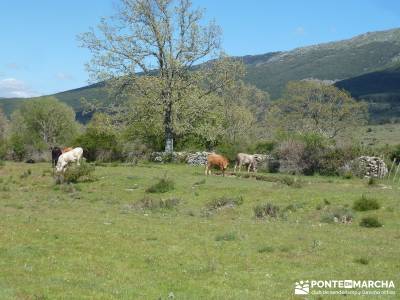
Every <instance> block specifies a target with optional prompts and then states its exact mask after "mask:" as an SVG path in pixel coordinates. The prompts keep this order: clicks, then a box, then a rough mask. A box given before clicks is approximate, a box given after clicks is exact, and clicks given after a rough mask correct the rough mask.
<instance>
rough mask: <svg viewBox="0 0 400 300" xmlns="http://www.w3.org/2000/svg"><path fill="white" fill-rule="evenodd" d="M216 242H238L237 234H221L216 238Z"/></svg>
mask: <svg viewBox="0 0 400 300" xmlns="http://www.w3.org/2000/svg"><path fill="white" fill-rule="evenodd" d="M215 240H216V241H217V242H219V241H234V240H236V233H234V232H229V233H225V234H219V235H217V236H216V237H215Z"/></svg>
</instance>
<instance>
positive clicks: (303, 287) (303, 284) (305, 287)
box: [294, 280, 310, 295]
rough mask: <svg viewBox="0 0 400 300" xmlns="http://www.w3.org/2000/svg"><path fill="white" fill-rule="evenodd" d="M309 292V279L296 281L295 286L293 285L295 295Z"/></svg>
mask: <svg viewBox="0 0 400 300" xmlns="http://www.w3.org/2000/svg"><path fill="white" fill-rule="evenodd" d="M309 292H310V284H309V281H308V280H306V281H303V280H301V281H299V282H296V284H295V287H294V294H295V295H308V294H309Z"/></svg>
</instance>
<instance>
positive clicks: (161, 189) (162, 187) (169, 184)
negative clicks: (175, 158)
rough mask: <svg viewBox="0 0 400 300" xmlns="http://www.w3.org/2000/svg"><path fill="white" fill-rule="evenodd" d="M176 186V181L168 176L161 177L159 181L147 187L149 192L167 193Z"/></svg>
mask: <svg viewBox="0 0 400 300" xmlns="http://www.w3.org/2000/svg"><path fill="white" fill-rule="evenodd" d="M174 188H175V183H174V181H173V180H172V179H169V178H167V177H165V176H164V177H163V178H160V179H159V180H158V182H157V183H155V184H153V185H152V186H150V187H149V188H147V189H146V192H147V193H166V192H169V191H171V190H173V189H174Z"/></svg>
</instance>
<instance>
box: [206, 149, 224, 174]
mask: <svg viewBox="0 0 400 300" xmlns="http://www.w3.org/2000/svg"><path fill="white" fill-rule="evenodd" d="M228 164H229V161H228V159H227V158H225V157H223V156H222V155H219V154H209V155H208V156H207V165H206V171H205V174H206V175H209V174H211V168H212V167H213V166H217V167H219V168H220V170H221V171H222V176H225V170H226V168H227V167H228Z"/></svg>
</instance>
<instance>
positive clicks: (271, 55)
mask: <svg viewBox="0 0 400 300" xmlns="http://www.w3.org/2000/svg"><path fill="white" fill-rule="evenodd" d="M235 58H237V59H241V60H242V61H243V62H244V64H245V66H246V71H247V72H246V76H245V81H246V82H248V83H250V84H253V85H255V86H256V87H258V88H260V89H261V90H264V91H267V92H268V93H269V94H270V95H271V98H272V99H277V98H279V97H280V96H281V95H282V91H283V89H284V87H285V85H286V83H287V82H289V81H292V80H304V79H310V78H313V79H318V80H325V81H331V82H332V83H334V84H335V85H336V86H338V87H341V88H344V89H346V90H348V91H349V92H350V93H351V94H352V95H353V96H354V97H357V98H360V97H361V96H362V97H367V99H369V100H370V101H372V102H374V101H375V100H374V99H373V97H372V98H371V97H370V95H371V93H370V92H369V89H368V84H369V83H370V82H371V78H376V76H378V77H379V76H380V75H382V76H383V75H384V74H386V73H385V70H392V71H390V72H391V73H390V80H389V81H390V84H386V82H385V80H384V79H383V80H378V82H380V87H377V88H376V89H377V90H379V93H380V94H381V95H380V99H379V101H378V102H380V103H382V102H385V100H384V97H383V98H382V97H381V96H382V93H383V94H385V89H386V88H389V85H390V86H391V87H392V86H393V85H395V84H397V82H398V83H399V86H400V82H399V80H400V77H399V76H397V73H399V74H400V68H397V67H396V66H398V65H400V28H393V29H389V30H381V31H374V32H367V33H363V34H360V35H357V36H354V37H352V38H349V39H344V40H340V41H332V42H327V43H321V44H316V45H309V46H305V47H298V48H294V49H292V50H289V51H274V52H268V53H263V54H256V55H245V56H239V57H235ZM379 72H381V73H379ZM370 73H371V74H372V73H374V74H373V75H371V76H372V77H371V76H368V75H367V74H370ZM360 76H361V77H360ZM362 76H364V77H362ZM351 78H357V79H354V80H350V79H351ZM386 78H387V77H386ZM340 82H344V83H343V84H341V83H340ZM391 90H392V88H391ZM394 94H395V95H394ZM394 94H393V93H391V95H390V103H391V104H393V103H394V104H395V106H399V107H400V91H395V93H394ZM49 96H54V97H56V98H57V99H59V100H60V101H63V102H66V103H67V104H69V105H71V106H72V107H73V108H74V109H75V111H77V112H79V109H80V99H81V98H82V97H85V98H86V99H87V100H88V101H90V100H94V99H96V100H103V101H106V100H109V94H108V92H107V90H106V88H105V87H104V83H96V84H91V85H88V86H83V87H79V88H76V89H73V90H68V91H63V92H59V93H56V94H52V95H49ZM28 99H31V98H28ZM28 99H21V98H5V99H0V106H3V108H4V107H5V109H4V110H5V111H6V113H7V114H10V112H11V111H12V110H14V109H15V108H16V107H17V106H18V104H20V103H21V100H22V101H26V100H28ZM382 99H383V100H382ZM16 100H20V101H16ZM399 111H400V110H399ZM381 113H382V114H385V112H384V111H381Z"/></svg>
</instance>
